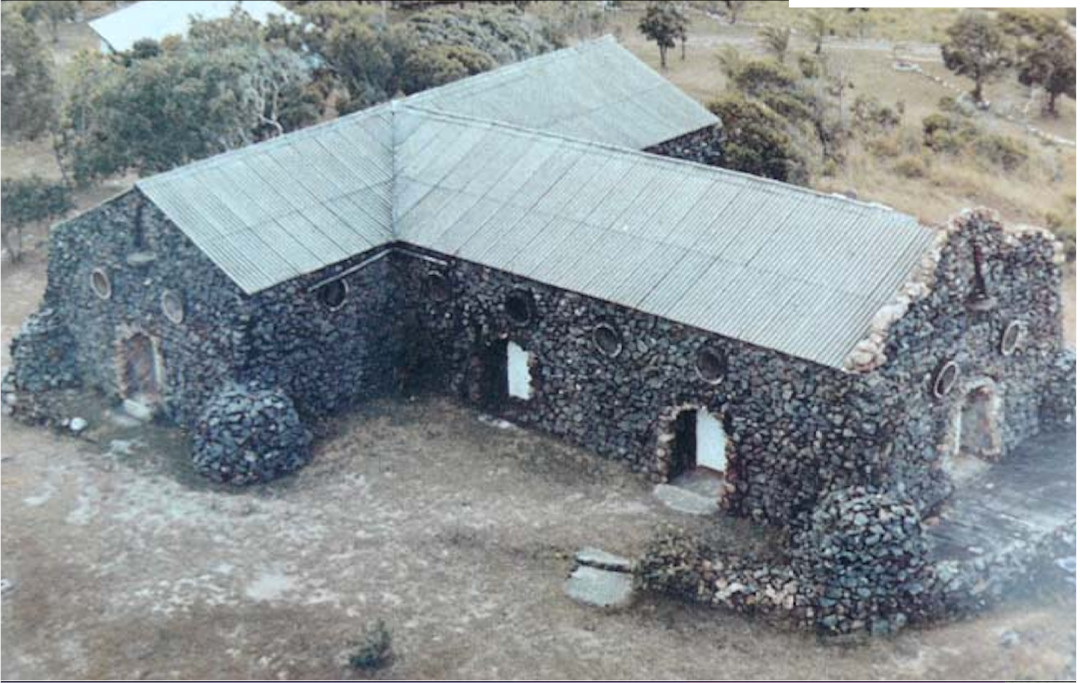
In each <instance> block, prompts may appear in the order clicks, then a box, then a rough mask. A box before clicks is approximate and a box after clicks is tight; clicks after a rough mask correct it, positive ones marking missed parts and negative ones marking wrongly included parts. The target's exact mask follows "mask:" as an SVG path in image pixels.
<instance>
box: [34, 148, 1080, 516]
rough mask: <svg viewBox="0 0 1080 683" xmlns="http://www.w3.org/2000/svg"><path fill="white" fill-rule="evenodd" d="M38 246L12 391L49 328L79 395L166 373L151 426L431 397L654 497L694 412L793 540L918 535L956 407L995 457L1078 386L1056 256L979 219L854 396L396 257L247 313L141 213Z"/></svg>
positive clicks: (333, 270) (145, 210) (837, 379)
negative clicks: (983, 397) (991, 424)
mask: <svg viewBox="0 0 1080 683" xmlns="http://www.w3.org/2000/svg"><path fill="white" fill-rule="evenodd" d="M699 132H700V131H699ZM52 240H53V247H52V253H51V257H50V264H49V284H48V288H47V290H46V295H45V303H44V306H43V309H42V313H41V314H40V315H39V316H38V321H37V322H33V323H32V324H31V328H30V330H29V331H28V332H27V333H26V334H25V335H24V336H23V337H20V341H18V342H16V351H18V355H19V356H20V358H18V359H17V365H18V366H19V367H18V368H17V369H16V376H17V377H19V376H21V377H23V380H22V381H23V382H26V383H34V382H37V383H38V384H42V385H47V384H48V383H49V382H51V381H53V380H52V379H51V377H52V375H47V374H43V370H41V369H39V368H44V367H45V364H44V363H42V362H41V361H40V360H39V359H40V357H41V354H42V353H44V354H46V356H48V353H49V349H40V352H39V350H38V349H39V347H41V346H42V342H41V341H40V339H41V338H43V337H42V335H41V334H40V333H39V332H35V331H34V330H35V329H37V327H40V326H41V325H45V324H47V326H48V329H49V330H50V333H49V335H48V338H49V340H50V342H49V343H50V344H52V343H54V342H53V341H52V340H54V339H55V340H56V341H55V344H56V345H57V348H59V349H60V350H61V351H62V352H63V353H62V355H63V354H68V356H70V357H71V358H73V359H74V363H75V365H76V367H77V368H78V373H77V374H78V376H77V378H76V380H75V381H81V382H82V383H83V384H86V385H88V386H90V387H93V388H96V389H99V390H101V391H103V392H104V393H105V394H106V395H109V396H111V397H113V398H116V399H122V398H128V397H129V394H130V393H131V389H130V387H127V386H125V379H124V376H125V375H124V372H123V369H122V367H121V366H122V358H123V354H124V349H125V344H127V343H128V341H126V340H130V339H132V338H133V335H145V338H147V339H149V340H150V342H149V344H150V345H151V346H152V349H153V353H154V357H155V365H156V366H157V367H158V372H159V373H160V397H155V398H156V400H157V403H158V405H156V406H155V407H156V409H157V412H158V414H159V415H160V416H163V417H164V418H166V419H168V420H172V421H175V422H177V423H179V424H181V425H183V426H188V427H190V426H192V425H193V424H194V422H195V421H196V420H197V418H198V416H199V415H200V414H201V412H202V411H203V409H204V408H205V405H206V403H207V401H208V400H209V399H210V398H211V394H212V392H214V391H216V389H217V388H218V387H221V386H225V385H227V384H228V383H230V382H248V381H257V382H259V383H260V384H261V385H263V386H266V387H275V388H279V389H281V390H282V391H283V392H284V393H285V394H286V395H287V396H288V397H289V398H290V399H291V400H292V401H293V403H294V404H295V406H296V409H297V411H298V412H299V414H300V415H301V416H302V417H303V418H305V419H312V418H317V417H320V416H324V415H328V414H331V413H333V412H336V411H340V410H343V409H346V408H348V407H350V406H352V405H355V404H356V403H358V402H360V401H362V400H365V399H368V398H372V397H375V396H381V395H386V394H391V393H395V392H398V391H400V390H401V389H402V388H406V389H409V390H417V389H432V390H435V391H438V392H448V393H450V394H451V395H456V396H459V397H461V398H463V399H465V400H467V401H470V402H472V403H474V404H478V405H481V406H482V407H484V408H485V409H487V410H489V411H490V412H492V413H494V414H496V415H497V416H499V417H502V418H507V419H510V420H512V421H514V422H516V423H518V424H521V425H524V426H529V427H534V428H537V429H541V430H544V431H547V432H549V433H552V434H554V435H556V436H560V437H562V438H565V439H567V440H569V441H571V442H573V443H575V444H578V445H581V446H584V447H586V448H588V449H590V450H592V451H594V452H597V453H598V454H600V455H602V456H604V457H608V458H612V459H616V460H620V461H622V462H625V463H626V464H628V465H629V466H630V467H632V468H633V469H635V470H637V471H639V472H643V473H646V474H648V475H650V476H651V477H652V478H653V479H654V480H656V481H666V480H667V479H668V474H669V459H670V450H671V443H672V442H671V439H672V433H671V428H672V422H673V420H674V418H675V416H676V415H677V414H678V411H680V410H684V409H690V410H695V409H697V408H705V409H707V410H708V411H709V412H711V413H712V414H713V415H715V416H717V417H718V418H719V419H720V420H721V421H722V423H723V426H724V430H725V432H726V436H727V441H728V452H727V461H728V468H727V472H726V481H725V482H724V483H723V496H722V499H721V500H722V506H723V507H724V508H726V509H727V510H728V511H730V512H732V513H734V514H737V515H742V516H749V517H752V518H754V519H758V520H761V521H767V522H770V523H773V524H776V525H778V526H780V527H784V528H786V527H790V528H791V529H793V530H794V529H805V528H806V527H807V526H808V525H809V523H810V513H811V511H812V510H813V508H814V505H815V504H816V503H817V501H818V499H819V498H820V497H822V496H824V495H827V494H828V493H829V492H831V491H834V490H838V489H843V488H847V487H850V486H858V485H864V486H876V487H880V488H883V489H892V490H895V491H896V492H897V493H898V494H899V495H901V496H902V497H904V498H906V499H911V500H912V501H913V502H914V503H915V504H916V506H917V509H918V510H919V512H920V513H925V512H927V511H928V510H931V509H932V508H933V507H934V506H935V505H937V504H939V503H940V502H941V501H942V500H943V499H944V498H945V497H946V496H947V495H948V492H949V491H950V490H951V487H952V484H951V482H950V480H949V477H948V475H947V474H946V473H945V470H944V469H943V468H942V464H943V462H944V460H945V459H946V458H947V457H948V456H949V454H950V453H951V452H952V451H953V450H954V449H955V443H953V442H954V436H953V435H954V434H955V433H956V427H955V425H956V424H957V419H958V415H959V411H960V409H961V407H962V405H963V403H964V395H963V388H964V387H967V386H969V384H968V383H970V382H972V381H978V382H981V383H982V385H983V386H984V387H987V390H988V391H991V392H992V393H993V394H994V395H995V397H996V399H995V400H996V401H997V404H998V405H999V408H998V411H999V418H1000V419H998V420H997V421H998V423H999V424H1000V435H999V437H998V440H999V441H1000V443H1001V445H1002V452H1003V453H1004V452H1007V450H1008V449H1009V448H1011V447H1012V446H1013V445H1014V444H1015V443H1017V442H1018V441H1019V440H1020V439H1022V438H1024V437H1026V436H1028V435H1031V434H1033V433H1034V432H1035V431H1037V430H1038V428H1039V422H1040V415H1045V416H1047V418H1048V419H1049V418H1050V417H1053V416H1055V415H1058V417H1053V419H1054V420H1056V421H1059V422H1060V421H1061V420H1062V419H1064V417H1062V416H1060V415H1059V414H1060V413H1063V412H1066V411H1067V404H1066V403H1063V401H1064V400H1065V396H1064V394H1065V392H1061V396H1060V397H1059V398H1057V399H1053V398H1051V399H1046V400H1045V401H1044V394H1045V393H1046V391H1047V387H1046V386H1045V379H1044V378H1046V377H1048V376H1050V372H1051V369H1052V368H1057V370H1055V371H1054V372H1056V373H1057V374H1056V375H1054V376H1055V377H1058V378H1060V379H1061V380H1064V381H1068V377H1067V376H1073V377H1074V376H1075V364H1073V365H1068V364H1067V363H1064V362H1059V350H1060V347H1061V332H1060V301H1059V295H1058V291H1057V288H1058V286H1059V285H1060V278H1061V273H1060V268H1059V267H1058V253H1057V250H1056V248H1055V243H1054V242H1053V241H1052V240H1051V239H1049V238H1047V237H1046V236H1045V235H1044V234H1043V233H1042V232H1040V231H1036V230H1031V229H1024V230H1007V229H1003V228H1002V226H1001V225H1000V224H999V223H998V222H996V219H994V217H993V216H992V215H991V214H989V213H987V212H970V213H968V214H965V215H964V216H962V217H961V218H960V219H958V220H957V221H955V222H954V223H953V224H951V225H950V226H949V227H948V229H946V230H943V232H942V237H941V239H940V244H939V248H938V249H935V250H933V251H932V253H931V254H929V255H928V259H927V263H926V264H924V266H925V267H924V268H922V269H920V272H919V273H916V274H913V277H917V278H921V280H920V281H919V282H917V283H909V286H907V287H905V288H904V291H903V292H901V294H899V295H898V297H906V304H904V305H903V306H900V308H896V305H894V306H893V307H894V308H896V310H892V309H890V311H891V312H887V314H883V315H881V316H879V318H880V320H879V319H877V318H876V319H875V324H874V327H873V329H872V330H871V331H870V334H869V336H868V338H867V344H868V347H867V349H868V350H867V353H868V354H869V355H871V356H872V357H873V360H874V363H873V364H872V365H873V367H869V369H868V370H867V371H865V372H841V371H838V370H835V369H831V368H826V367H823V366H819V365H816V364H813V363H810V362H807V361H801V360H798V359H794V358H790V357H787V356H784V355H781V354H778V353H776V352H773V351H770V350H767V349H762V348H759V347H755V346H751V345H748V344H744V343H742V342H738V341H736V340H732V339H726V338H722V337H718V336H716V335H713V334H710V333H707V332H704V331H701V330H697V329H694V328H690V327H687V326H685V325H680V324H677V323H673V322H669V321H665V320H660V319H657V318H655V317H653V316H649V315H646V314H644V313H641V312H639V311H635V310H631V309H627V308H623V307H620V306H617V305H614V304H611V303H608V302H604V301H600V300H596V299H591V298H589V297H585V296H581V295H578V294H575V293H571V292H567V291H564V290H559V289H556V288H553V287H549V286H545V285H542V284H538V283H535V282H532V281H529V280H527V279H525V278H522V277H518V276H514V275H510V274H508V273H505V272H502V271H496V270H493V269H490V268H485V267H482V266H479V265H476V264H472V263H468V262H464V261H460V260H457V259H454V258H453V257H447V256H445V255H442V254H437V253H431V252H426V253H425V252H423V250H419V249H416V248H413V247H408V246H404V245H393V246H391V247H389V248H388V249H386V250H379V251H378V252H377V253H366V254H360V255H357V256H356V257H353V258H351V259H347V260H346V261H343V262H341V263H339V264H336V265H334V266H331V267H329V268H327V269H324V270H323V271H320V272H319V273H313V274H310V275H307V276H303V277H300V278H297V279H295V280H292V281H290V282H287V283H283V284H281V285H278V286H276V287H272V288H270V289H268V290H265V291H263V292H260V293H258V294H256V295H253V296H246V295H244V294H243V292H242V291H241V290H240V289H239V288H237V287H236V286H235V285H234V284H233V283H232V282H231V281H229V280H228V279H227V278H226V277H225V276H224V275H223V274H222V273H221V271H220V270H218V269H217V268H216V267H215V266H214V265H213V264H212V263H211V262H210V261H209V260H208V259H207V258H206V257H205V256H204V255H203V254H202V253H201V252H200V251H199V250H198V249H197V248H196V247H195V246H194V245H193V244H192V243H191V242H190V241H189V240H188V239H187V238H186V237H185V236H184V235H183V234H182V233H181V232H180V231H179V230H178V229H176V227H175V226H173V225H172V224H171V223H170V222H169V221H168V220H167V219H166V218H165V217H164V215H162V214H161V212H160V211H158V210H157V209H156V208H155V207H154V206H153V205H151V204H149V203H148V202H147V201H146V200H145V198H144V197H143V196H142V195H141V194H140V193H139V192H138V191H132V192H129V193H127V194H125V195H122V196H120V197H118V198H116V199H114V200H112V201H110V202H107V203H106V204H103V205H102V206H100V207H98V208H96V209H94V210H92V211H90V212H88V213H86V214H83V215H82V216H80V217H78V218H76V219H74V220H73V221H71V222H69V223H66V224H64V225H62V226H58V228H57V229H56V230H54V231H53V236H52ZM975 246H977V247H978V248H979V249H980V250H981V254H982V260H983V261H984V263H985V265H984V267H983V271H984V272H983V279H984V281H985V283H986V289H987V290H988V293H989V294H990V295H992V296H993V298H994V305H993V306H992V307H989V308H987V307H985V306H984V307H981V308H978V309H976V308H973V307H972V306H970V305H969V299H970V295H971V293H972V287H973V285H972V283H973V281H974V280H975V274H974V273H975V270H974V265H973V264H974V257H973V249H974V247H975ZM151 254H152V255H155V257H154V258H149V256H148V255H151ZM133 255H135V256H138V258H132V256H133ZM166 255H167V257H166ZM354 267H356V269H355V272H348V271H349V270H350V269H352V268H354ZM94 268H103V269H104V270H105V271H106V272H108V273H109V277H110V280H111V284H112V296H111V298H110V299H108V300H101V299H100V298H98V297H97V296H96V295H95V294H94V293H93V291H92V290H91V288H90V286H89V282H90V274H91V272H92V271H93V269H94ZM433 270H435V271H438V272H440V273H441V274H442V275H443V276H444V277H445V278H446V282H447V285H448V289H449V297H448V298H446V299H445V300H443V297H442V296H436V295H435V294H436V292H435V291H434V290H432V289H431V287H430V285H429V283H428V278H429V273H431V271H433ZM338 275H342V276H343V279H344V281H345V282H346V283H347V285H348V288H349V293H348V295H347V296H346V299H345V302H344V304H343V305H342V306H341V307H340V308H339V309H337V310H330V309H328V308H327V307H326V306H324V305H322V304H321V303H320V302H319V300H318V296H317V294H316V292H315V290H314V286H315V285H317V284H319V283H321V282H324V281H325V280H326V279H327V278H333V277H335V276H338ZM166 289H171V290H173V291H175V292H178V293H180V294H181V295H182V298H183V301H184V308H185V311H184V319H183V321H182V322H180V323H175V322H171V321H170V320H168V319H166V318H165V316H164V315H163V313H162V311H161V304H160V301H161V295H162V292H163V291H164V290H166ZM515 289H521V290H524V291H527V292H528V293H529V294H530V296H531V297H532V298H533V301H534V304H535V305H534V309H535V311H534V316H533V319H532V320H531V321H530V322H529V323H527V324H524V325H521V324H515V323H514V322H512V321H510V320H509V319H508V317H507V315H506V311H505V301H506V296H507V294H508V293H509V292H511V291H513V290H515ZM897 305H898V304H897ZM905 306H906V307H905ZM901 308H902V309H903V310H902V311H901V310H900V309H901ZM50 311H51V312H50ZM1013 319H1022V320H1024V321H1025V322H1026V323H1027V325H1028V328H1029V332H1028V337H1027V343H1026V344H1025V345H1024V346H1023V348H1022V349H1021V350H1020V351H1019V352H1017V353H1014V354H1012V355H1008V356H1006V355H1004V354H1002V353H1000V351H999V350H998V345H999V342H1000V336H1001V332H1002V330H1003V329H1004V326H1005V325H1006V324H1007V323H1008V322H1009V321H1010V320H1013ZM46 321H47V323H46ZM600 323H605V324H608V325H610V326H612V327H613V328H614V329H615V330H616V331H617V333H618V334H619V335H620V336H621V338H622V350H621V352H620V353H619V354H618V356H617V357H615V358H611V357H608V356H606V355H604V354H602V353H600V352H598V351H597V349H596V348H594V345H593V341H592V337H591V332H592V330H593V328H594V327H595V326H596V325H598V324H600ZM35 326H36V327H35ZM65 330H67V332H65ZM76 330H77V331H78V333H77V334H74V331H76ZM34 339H39V341H38V342H35V341H33V340H34ZM508 341H513V342H515V343H517V344H518V345H520V346H521V347H522V348H523V349H525V350H526V351H527V352H528V353H529V354H530V355H531V358H532V363H533V365H532V368H531V370H532V376H533V382H532V385H533V386H532V389H533V395H532V398H531V399H530V400H526V401H523V400H518V399H513V398H496V396H497V394H498V393H499V392H498V391H497V387H498V385H499V383H500V382H502V381H504V378H501V377H498V376H497V375H498V363H497V356H499V355H500V354H501V353H503V351H502V348H503V347H502V345H504V344H505V343H507V342H508ZM35 344H36V346H35ZM871 347H872V351H871V350H870V349H871ZM702 348H710V349H713V350H715V351H717V352H718V353H719V354H720V355H722V356H723V357H724V358H725V359H726V366H727V371H726V374H725V376H724V377H723V379H722V381H721V382H720V383H719V384H710V383H708V382H706V381H704V380H702V379H700V378H699V377H698V376H697V373H696V372H695V367H694V366H695V362H696V358H697V355H698V352H699V351H700V350H701V349H702ZM20 349H21V350H20ZM65 357H67V356H65ZM946 359H953V360H955V361H956V362H957V363H958V364H959V365H960V368H961V379H962V381H961V383H960V384H961V385H962V386H961V388H960V389H957V390H955V391H954V392H953V393H952V394H951V395H950V396H947V397H945V398H944V399H935V398H933V397H932V396H931V393H930V391H929V384H930V382H931V379H932V375H933V372H934V370H935V369H936V368H937V367H938V366H939V365H940V364H941V363H942V361H943V360H946ZM23 365H25V367H26V369H25V370H24V369H22V366H23ZM20 373H21V374H20ZM1070 373H1071V374H1070ZM64 381H67V380H64ZM1055 381H1057V380H1055ZM1074 381H1075V380H1073V382H1074ZM1059 383H1060V382H1059ZM1055 386H1057V385H1055ZM30 393H35V392H30ZM38 393H40V392H38ZM1053 405H1058V406H1060V407H1059V408H1053V407H1052V406H1053ZM64 417H69V416H64Z"/></svg>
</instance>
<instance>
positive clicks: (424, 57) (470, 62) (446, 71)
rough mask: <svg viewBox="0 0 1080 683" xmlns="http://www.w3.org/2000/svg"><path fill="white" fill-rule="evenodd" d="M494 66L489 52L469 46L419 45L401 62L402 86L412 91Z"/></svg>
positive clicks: (404, 89) (406, 91) (409, 92)
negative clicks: (422, 46)
mask: <svg viewBox="0 0 1080 683" xmlns="http://www.w3.org/2000/svg"><path fill="white" fill-rule="evenodd" d="M496 66H497V65H496V63H495V60H494V59H492V58H491V57H490V56H489V55H487V54H485V53H483V52H481V51H479V50H477V49H476V48H472V47H467V46H462V45H435V46H432V47H426V48H420V49H417V50H416V51H414V52H412V53H410V54H409V56H408V57H406V58H405V61H404V63H403V64H402V69H401V89H402V91H403V92H404V93H405V94H406V95H411V94H412V93H415V92H419V91H421V90H426V89H428V88H434V87H436V86H439V85H443V84H444V83H450V82H451V81H456V80H458V79H459V78H465V77H466V76H472V75H475V74H478V73H482V72H484V71H488V70H490V69H493V68H495V67H496Z"/></svg>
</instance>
